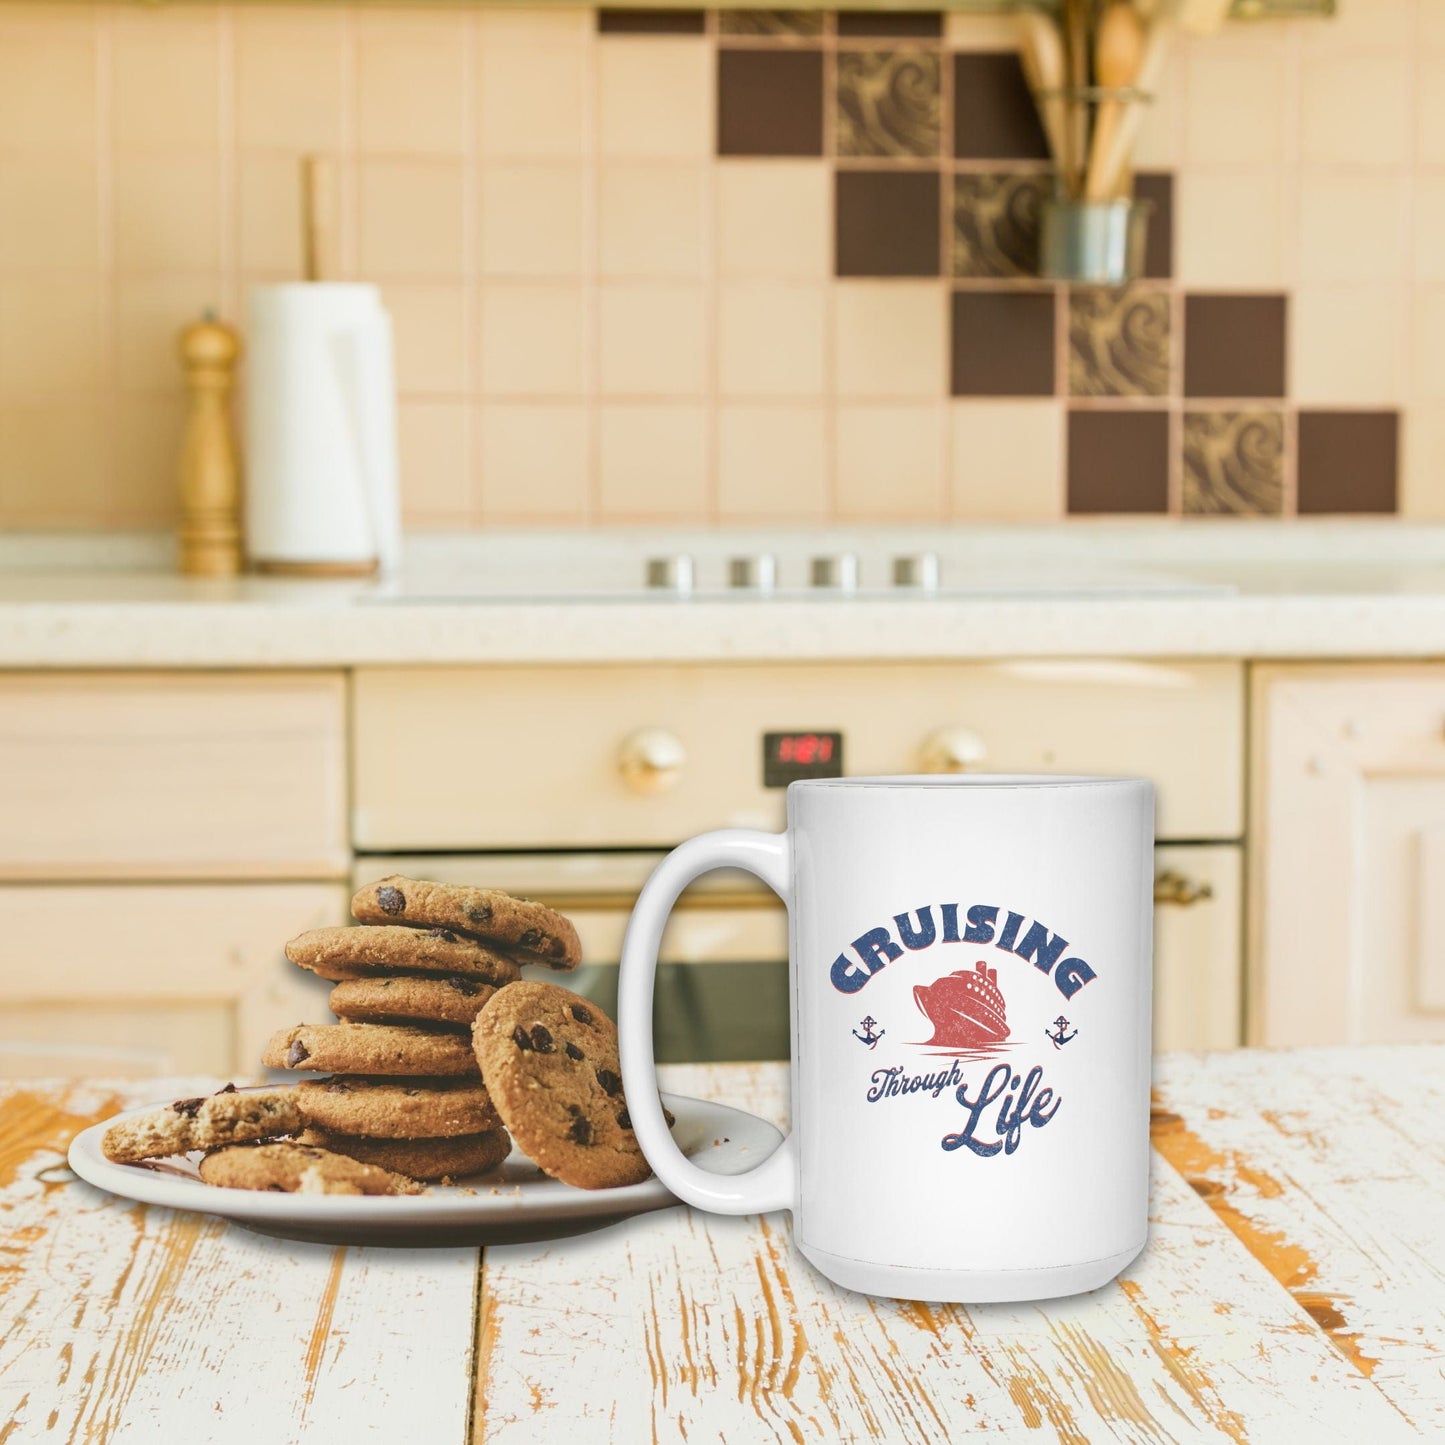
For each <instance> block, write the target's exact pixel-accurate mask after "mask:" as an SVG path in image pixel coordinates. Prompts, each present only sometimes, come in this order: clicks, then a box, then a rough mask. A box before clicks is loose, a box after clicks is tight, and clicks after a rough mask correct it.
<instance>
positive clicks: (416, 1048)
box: [261, 1023, 477, 1077]
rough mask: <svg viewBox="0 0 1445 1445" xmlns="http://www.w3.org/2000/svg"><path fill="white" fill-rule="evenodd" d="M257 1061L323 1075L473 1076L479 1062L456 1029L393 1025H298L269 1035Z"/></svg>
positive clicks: (268, 1065)
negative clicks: (444, 1030)
mask: <svg viewBox="0 0 1445 1445" xmlns="http://www.w3.org/2000/svg"><path fill="white" fill-rule="evenodd" d="M261 1062H262V1063H263V1064H265V1065H266V1067H267V1068H268V1069H313V1070H317V1071H319V1072H321V1073H323V1074H330V1073H339V1074H386V1075H390V1074H405V1075H408V1076H417V1075H423V1074H434V1075H438V1076H443V1077H466V1076H468V1075H470V1076H472V1077H475V1076H476V1073H477V1060H476V1056H475V1055H474V1054H473V1052H472V1050H471V1049H470V1048H469V1047H468V1041H467V1039H466V1038H465V1037H464V1036H462V1035H461V1034H456V1033H434V1032H428V1031H427V1030H426V1029H413V1028H401V1027H399V1026H397V1025H394V1024H354V1023H339V1024H297V1025H296V1027H295V1028H290V1029H281V1030H279V1031H278V1032H277V1033H274V1034H273V1035H272V1036H271V1042H270V1043H269V1044H267V1045H266V1052H265V1053H264V1054H263V1055H262V1056H261Z"/></svg>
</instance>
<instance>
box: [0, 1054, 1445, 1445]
mask: <svg viewBox="0 0 1445 1445" xmlns="http://www.w3.org/2000/svg"><path fill="white" fill-rule="evenodd" d="M666 1073H667V1076H668V1077H667V1081H666V1082H667V1086H668V1087H669V1088H673V1089H677V1090H679V1091H681V1092H684V1093H694V1094H699V1095H708V1096H715V1097H719V1098H723V1099H726V1100H728V1101H729V1102H733V1103H737V1104H739V1105H741V1106H742V1107H745V1108H749V1109H751V1110H753V1111H754V1112H756V1113H759V1114H762V1115H765V1116H767V1117H769V1118H772V1119H774V1120H776V1121H778V1122H779V1123H781V1122H783V1114H784V1109H785V1100H784V1082H785V1075H784V1071H783V1070H782V1068H781V1067H776V1066H747V1065H728V1066H721V1067H711V1068H703V1067H695V1068H694V1067H688V1068H674V1069H670V1070H667V1071H666ZM1157 1073H1158V1084H1157V1091H1156V1094H1157V1098H1156V1110H1155V1129H1154V1138H1155V1145H1156V1150H1157V1158H1156V1161H1155V1162H1156V1168H1155V1170H1154V1182H1153V1203H1152V1210H1151V1217H1152V1221H1153V1222H1152V1232H1151V1238H1150V1245H1149V1248H1148V1249H1147V1250H1146V1252H1145V1254H1144V1255H1143V1256H1142V1257H1141V1259H1140V1260H1139V1261H1138V1262H1137V1263H1136V1264H1135V1265H1134V1266H1133V1268H1131V1269H1130V1270H1129V1271H1128V1272H1127V1274H1126V1275H1125V1276H1124V1277H1123V1278H1122V1279H1120V1280H1118V1281H1116V1282H1115V1283H1113V1284H1111V1285H1108V1286H1106V1287H1105V1288H1103V1289H1100V1290H1096V1291H1095V1292H1094V1293H1093V1294H1092V1295H1088V1296H1084V1297H1081V1298H1078V1299H1073V1300H1065V1301H1062V1302H1059V1303H1055V1304H1049V1305H1006V1306H987V1307H974V1308H962V1307H959V1306H951V1305H950V1306H936V1305H928V1304H921V1303H892V1302H888V1301H884V1300H873V1299H867V1298H864V1297H862V1296H858V1295H853V1294H849V1293H847V1292H846V1291H843V1290H839V1289H836V1288H834V1287H833V1286H832V1285H830V1284H828V1283H827V1282H826V1281H825V1280H822V1279H820V1278H819V1277H818V1276H817V1275H815V1274H814V1273H813V1272H812V1270H811V1269H810V1268H809V1267H808V1265H807V1264H806V1263H805V1262H804V1261H803V1260H802V1259H800V1258H799V1257H798V1256H797V1255H796V1254H795V1253H794V1252H793V1249H792V1246H791V1243H790V1241H789V1235H788V1226H787V1221H786V1218H785V1217H781V1216H768V1217H765V1218H749V1219H718V1218H709V1217H706V1216H703V1215H700V1214H695V1213H693V1212H691V1211H689V1210H685V1209H681V1208H678V1209H674V1210H669V1211H667V1212H665V1213H662V1214H655V1215H651V1216H648V1217H645V1218H642V1219H639V1220H634V1221H631V1222H630V1223H628V1224H624V1225H621V1226H618V1227H615V1228H613V1229H610V1230H607V1231H604V1232H601V1233H598V1234H593V1235H590V1236H587V1237H583V1238H578V1239H574V1240H570V1241H562V1242H552V1243H550V1244H544V1245H533V1246H509V1247H507V1248H499V1249H489V1250H487V1251H486V1252H485V1258H484V1259H482V1260H480V1262H479V1258H478V1252H477V1251H476V1250H464V1249H446V1250H436V1251H430V1250H414V1251H402V1250H386V1249H356V1248H353V1249H330V1248H325V1247H321V1246H314V1245H300V1244H288V1243H284V1242H280V1241H276V1240H271V1239H266V1238H263V1237H261V1236H259V1235H254V1234H249V1233H247V1232H246V1231H245V1230H242V1229H239V1228H236V1227H233V1226H227V1225H222V1224H220V1223H218V1222H216V1221H214V1220H211V1219H208V1218H206V1217H204V1216H200V1215H194V1214H176V1213H171V1212H168V1211H166V1210H162V1209H153V1208H146V1207H143V1206H137V1205H133V1204H129V1203H125V1202H123V1201H121V1200H117V1199H112V1198H110V1197H108V1196H106V1195H103V1194H100V1193H98V1192H96V1191H95V1190H92V1189H90V1188H89V1187H88V1186H86V1185H84V1184H82V1183H80V1182H79V1181H78V1180H76V1179H74V1177H73V1176H71V1175H70V1173H69V1171H68V1170H66V1169H65V1168H64V1166H63V1163H62V1161H63V1155H64V1150H65V1147H66V1144H67V1142H68V1141H69V1139H70V1138H71V1136H72V1135H73V1134H74V1133H75V1132H76V1131H77V1130H79V1129H80V1128H82V1127H84V1126H85V1125H87V1124H89V1123H91V1122H92V1121H94V1120H97V1119H101V1118H104V1117H105V1116H106V1115H107V1114H109V1113H111V1112H112V1111H113V1110H114V1109H116V1108H118V1107H120V1106H123V1105H126V1104H129V1103H132V1102H141V1101H143V1100H144V1099H146V1098H154V1097H157V1096H161V1095H164V1096H167V1097H170V1096H174V1095H180V1094H193V1093H198V1092H200V1091H201V1089H202V1088H203V1087H206V1086H207V1085H208V1084H210V1083H211V1082H212V1081H206V1080H194V1079H185V1080H174V1081H163V1082H161V1083H160V1084H159V1085H158V1084H157V1083H156V1082H155V1081H150V1082H148V1083H141V1084H136V1083H131V1084H126V1085H124V1086H114V1087H106V1086H101V1085H75V1084H63V1085H55V1086H52V1087H45V1088H36V1087H35V1086H33V1085H29V1084H26V1085H21V1084H14V1085H0V1445H18V1442H21V1441H31V1440H37V1441H47V1442H48V1441H112V1440H114V1441H144V1442H153V1441H167V1440H186V1441H189V1442H206V1441H233V1440H234V1441H244V1442H246V1445H255V1442H265V1445H277V1442H285V1441H292V1440H300V1439H303V1438H304V1439H305V1440H307V1441H316V1442H325V1441H330V1440H336V1441H338V1442H339V1441H346V1442H348V1445H349V1442H354V1441H357V1440H370V1439H375V1440H386V1441H412V1440H425V1441H427V1442H429V1445H439V1442H440V1445H444V1442H457V1445H462V1442H467V1441H473V1442H475V1441H487V1442H498V1445H513V1442H518V1445H520V1442H526V1445H534V1442H538V1441H547V1440H552V1439H565V1440H566V1441H567V1442H568V1445H586V1442H591V1441H616V1442H623V1445H635V1442H645V1441H683V1440H689V1441H700V1440H707V1441H730V1442H752V1441H772V1440H779V1441H792V1442H796V1441H810V1440H819V1441H828V1442H836V1441H855V1440H856V1441H878V1440H899V1441H903V1440H908V1441H913V1440H929V1441H943V1440H958V1439H961V1438H963V1437H964V1436H965V1435H966V1434H968V1435H973V1436H990V1437H992V1438H996V1439H997V1438H1002V1439H1007V1440H1039V1441H1053V1440H1060V1441H1066V1442H1080V1441H1115V1440H1125V1441H1137V1442H1150V1445H1159V1442H1168V1441H1186V1440H1187V1441H1193V1440H1200V1439H1220V1440H1232V1441H1257V1442H1258V1441H1263V1442H1270V1441H1281V1442H1289V1445H1294V1442H1317V1441H1333V1440H1339V1441H1350V1442H1352V1445H1353V1442H1371V1445H1377V1442H1388V1441H1394V1440H1415V1439H1422V1438H1424V1439H1441V1438H1445V1123H1442V1121H1445V1047H1402V1048H1393V1049H1345V1050H1318V1051H1308V1052H1305V1051H1301V1052H1293V1053H1264V1052H1246V1053H1237V1054H1219V1055H1206V1056H1185V1055H1179V1056H1172V1057H1166V1058H1163V1059H1161V1060H1160V1061H1159V1063H1158V1070H1157Z"/></svg>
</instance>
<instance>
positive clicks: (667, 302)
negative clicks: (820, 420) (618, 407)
mask: <svg viewBox="0 0 1445 1445" xmlns="http://www.w3.org/2000/svg"><path fill="white" fill-rule="evenodd" d="M706 329H707V328H706V301H705V295H704V292H703V290H702V288H701V287H700V286H662V285H658V286H648V285H625V284H623V283H621V282H613V283H609V284H607V285H603V286H601V287H599V289H598V352H599V371H600V380H601V389H602V394H603V395H604V396H697V395H699V394H700V393H701V392H702V390H703V378H704V373H705V356H704V350H705V341H704V337H705V333H706Z"/></svg>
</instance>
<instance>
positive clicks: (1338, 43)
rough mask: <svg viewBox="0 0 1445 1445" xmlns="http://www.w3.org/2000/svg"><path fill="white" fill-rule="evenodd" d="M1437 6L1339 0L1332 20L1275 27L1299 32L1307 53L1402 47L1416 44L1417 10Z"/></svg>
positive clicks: (1417, 0) (1413, 0)
mask: <svg viewBox="0 0 1445 1445" xmlns="http://www.w3.org/2000/svg"><path fill="white" fill-rule="evenodd" d="M1434 8H1435V7H1434V0H1338V3H1337V4H1336V6H1335V11H1334V14H1333V15H1331V16H1330V17H1329V19H1328V20H1325V21H1323V22H1319V23H1308V24H1306V23H1301V24H1299V25H1297V26H1290V25H1281V26H1277V27H1274V28H1278V29H1284V30H1286V31H1290V30H1293V31H1295V32H1296V34H1297V35H1298V39H1299V45H1300V48H1301V49H1302V50H1303V51H1304V52H1305V54H1306V55H1313V54H1320V55H1342V56H1350V55H1358V54H1360V53H1361V52H1362V51H1371V50H1391V49H1394V50H1402V49H1404V48H1406V47H1407V46H1409V45H1410V44H1411V43H1412V40H1413V34H1414V28H1415V24H1416V15H1417V13H1426V14H1428V12H1429V11H1431V10H1432V9H1434ZM1249 28H1250V29H1253V28H1254V25H1253V24H1252V23H1251V25H1250V27H1249Z"/></svg>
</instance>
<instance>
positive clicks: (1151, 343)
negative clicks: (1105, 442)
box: [1069, 286, 1169, 396]
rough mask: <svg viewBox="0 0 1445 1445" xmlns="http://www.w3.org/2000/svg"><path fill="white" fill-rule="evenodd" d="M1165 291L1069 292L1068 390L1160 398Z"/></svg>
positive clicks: (1165, 357) (1165, 360)
mask: <svg viewBox="0 0 1445 1445" xmlns="http://www.w3.org/2000/svg"><path fill="white" fill-rule="evenodd" d="M1168 391H1169V293H1168V292H1167V291H1162V290H1160V289H1159V288H1158V287H1153V286H1126V287H1124V288H1122V289H1119V290H1114V289H1110V288H1108V287H1103V286H1090V287H1084V288H1078V287H1076V288H1075V289H1074V290H1072V291H1071V292H1070V293H1069V393H1070V395H1072V396H1165V395H1167V393H1168Z"/></svg>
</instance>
